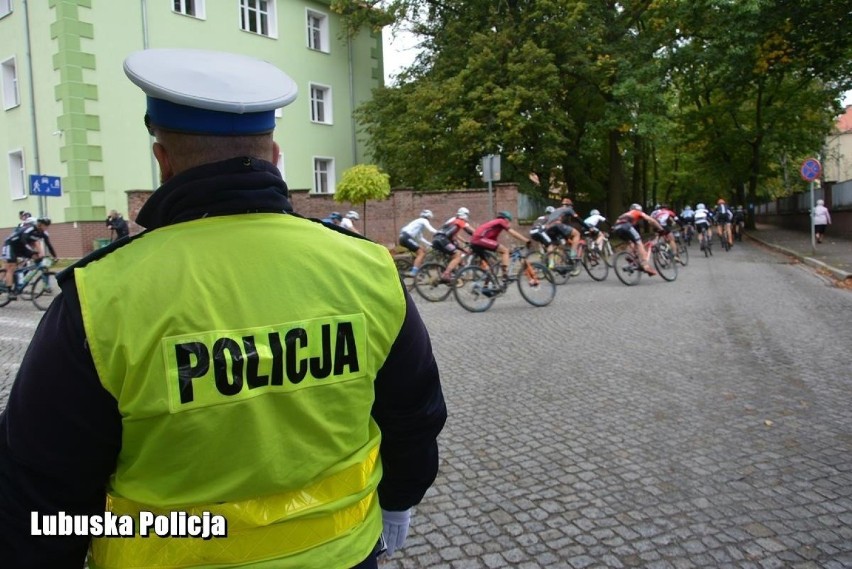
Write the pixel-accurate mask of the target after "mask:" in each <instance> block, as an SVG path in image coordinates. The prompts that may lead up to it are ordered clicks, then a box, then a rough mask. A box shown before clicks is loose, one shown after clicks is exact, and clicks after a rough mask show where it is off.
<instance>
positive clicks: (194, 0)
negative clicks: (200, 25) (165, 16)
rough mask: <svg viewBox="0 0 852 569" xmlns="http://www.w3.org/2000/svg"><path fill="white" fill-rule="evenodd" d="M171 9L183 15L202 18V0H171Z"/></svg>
mask: <svg viewBox="0 0 852 569" xmlns="http://www.w3.org/2000/svg"><path fill="white" fill-rule="evenodd" d="M172 10H173V11H175V12H177V13H178V14H183V15H184V16H192V17H194V18H200V19H204V0H173V3H172Z"/></svg>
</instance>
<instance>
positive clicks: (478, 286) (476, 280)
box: [453, 266, 499, 312]
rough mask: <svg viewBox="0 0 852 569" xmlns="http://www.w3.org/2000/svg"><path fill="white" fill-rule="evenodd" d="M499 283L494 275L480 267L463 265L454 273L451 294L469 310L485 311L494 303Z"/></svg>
mask: <svg viewBox="0 0 852 569" xmlns="http://www.w3.org/2000/svg"><path fill="white" fill-rule="evenodd" d="M498 292H499V285H498V284H497V283H496V282H494V276H493V275H492V274H491V273H490V272H489V271H486V270H484V269H481V268H480V267H474V266H470V267H465V268H464V269H462V270H461V271H459V273H458V274H457V275H456V286H454V287H453V296H454V297H456V302H458V303H459V304H460V305H461V307H462V308H464V309H465V310H468V311H470V312H485V311H486V310H488V309H489V308H491V305H492V304H494V297H495V296H497V294H498Z"/></svg>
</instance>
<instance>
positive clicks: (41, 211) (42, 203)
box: [22, 0, 47, 217]
mask: <svg viewBox="0 0 852 569" xmlns="http://www.w3.org/2000/svg"><path fill="white" fill-rule="evenodd" d="M22 5H23V7H24V36H25V37H26V40H27V71H28V73H29V75H30V84H29V89H30V123H31V124H32V131H33V165H34V166H35V173H36V174H41V159H40V157H39V148H38V123H37V121H36V110H35V80H34V79H33V50H32V44H31V43H30V10H29V4H28V2H27V0H23V2H22ZM24 187H25V188H27V191H28V190H29V181H28V180H26V179H25V180H24ZM38 216H39V217H46V216H47V198H46V197H44V196H39V197H38Z"/></svg>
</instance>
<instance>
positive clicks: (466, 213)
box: [456, 207, 470, 219]
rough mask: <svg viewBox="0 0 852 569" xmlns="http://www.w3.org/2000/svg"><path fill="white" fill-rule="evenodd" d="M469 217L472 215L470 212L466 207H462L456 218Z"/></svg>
mask: <svg viewBox="0 0 852 569" xmlns="http://www.w3.org/2000/svg"><path fill="white" fill-rule="evenodd" d="M469 215H470V210H469V209H467V208H466V207H460V208H459V210H458V211H457V212H456V217H463V218H465V219H467V217H468V216H469Z"/></svg>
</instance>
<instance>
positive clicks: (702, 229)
mask: <svg viewBox="0 0 852 569" xmlns="http://www.w3.org/2000/svg"><path fill="white" fill-rule="evenodd" d="M694 217H695V231H697V232H698V242H699V244H700V245H701V250H702V251H703V250H704V243H705V242H706V241H708V240H709V239H710V238H711V237H710V222H711V221H712V220H713V216H712V214H711V213H710V210H708V209H707V208H706V207H704V204H703V203H700V204H698V205H696V206H695V216H694Z"/></svg>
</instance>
